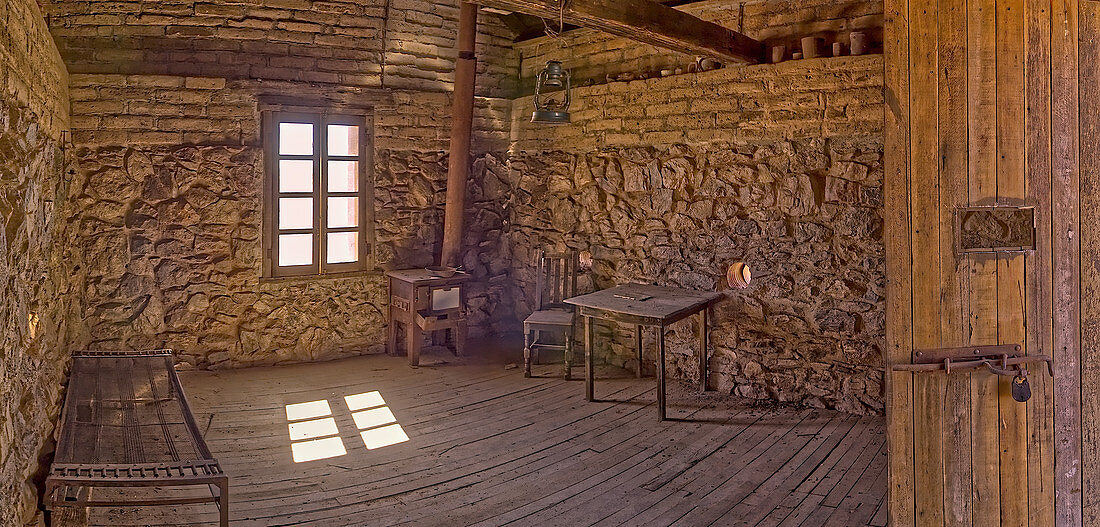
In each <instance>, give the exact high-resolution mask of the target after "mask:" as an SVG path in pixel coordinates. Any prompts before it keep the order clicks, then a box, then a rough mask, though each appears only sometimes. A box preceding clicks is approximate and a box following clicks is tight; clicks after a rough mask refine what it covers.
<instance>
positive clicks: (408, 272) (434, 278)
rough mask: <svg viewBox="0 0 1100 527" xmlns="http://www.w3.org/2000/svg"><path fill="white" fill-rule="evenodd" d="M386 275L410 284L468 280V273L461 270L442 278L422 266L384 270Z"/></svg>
mask: <svg viewBox="0 0 1100 527" xmlns="http://www.w3.org/2000/svg"><path fill="white" fill-rule="evenodd" d="M386 276H388V277H390V278H396V279H397V280H401V281H402V282H409V283H411V284H418V283H430V282H436V283H448V282H462V281H465V280H469V278H470V275H469V274H466V273H462V272H459V273H455V275H454V276H449V277H446V278H444V277H442V276H439V275H437V274H435V273H433V272H432V271H429V270H427V269H424V268H420V269H397V270H394V271H386Z"/></svg>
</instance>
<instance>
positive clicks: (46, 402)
mask: <svg viewBox="0 0 1100 527" xmlns="http://www.w3.org/2000/svg"><path fill="white" fill-rule="evenodd" d="M0 27H3V29H2V30H0V222H2V223H3V225H4V228H3V229H0V248H2V249H0V323H2V324H3V326H4V328H5V329H4V332H3V333H2V334H0V527H15V526H22V525H25V524H33V523H32V522H34V521H36V518H35V517H36V514H37V512H38V508H37V505H38V489H37V488H36V487H35V486H34V481H35V478H36V475H37V474H38V473H39V469H40V466H39V459H40V458H41V457H43V456H44V455H45V454H46V453H47V452H49V451H50V450H51V449H52V442H53V431H54V423H55V422H56V419H57V416H58V413H59V405H60V401H61V389H62V383H63V382H64V379H65V377H64V375H65V369H66V368H67V363H68V352H69V348H68V345H67V344H68V342H69V340H70V332H71V331H72V327H71V325H70V322H72V321H74V320H76V319H77V315H78V314H77V313H75V312H73V311H72V302H70V300H69V293H70V292H71V291H72V289H73V286H72V283H71V281H70V280H69V277H68V276H67V275H65V274H64V273H63V272H62V270H61V269H62V266H61V263H60V258H61V254H60V251H58V250H57V249H58V248H59V247H63V246H65V245H67V238H66V236H67V233H66V225H65V222H64V221H62V220H61V218H62V217H63V213H62V209H63V207H64V206H65V200H66V182H65V180H64V177H63V167H64V162H63V155H64V154H63V150H62V147H63V144H62V142H61V137H62V133H61V132H62V131H63V130H64V129H66V128H67V122H68V117H69V116H68V106H69V104H68V96H67V92H68V78H67V74H66V71H65V66H64V64H62V62H61V57H60V56H59V55H58V53H57V49H56V48H55V47H54V45H53V41H52V40H51V39H50V35H49V32H48V31H47V28H46V25H45V23H44V21H43V19H42V16H41V13H40V12H39V10H38V5H37V4H36V3H35V2H34V0H0ZM39 518H41V516H40V515H39Z"/></svg>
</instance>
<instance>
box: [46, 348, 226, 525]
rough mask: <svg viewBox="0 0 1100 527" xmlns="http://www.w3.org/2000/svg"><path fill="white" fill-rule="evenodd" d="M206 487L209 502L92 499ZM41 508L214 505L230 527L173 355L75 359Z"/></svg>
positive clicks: (96, 354) (222, 486)
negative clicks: (103, 490)
mask: <svg viewBox="0 0 1100 527" xmlns="http://www.w3.org/2000/svg"><path fill="white" fill-rule="evenodd" d="M191 485H204V486H207V487H208V488H209V489H210V496H206V495H205V492H204V493H203V494H204V495H203V496H185V497H180V496H177V497H169V496H166V497H161V495H162V494H161V492H156V493H154V494H150V495H149V496H147V497H146V496H142V497H139V498H134V497H127V496H124V495H123V494H125V493H111V495H110V496H103V497H97V496H95V495H92V493H91V492H90V489H92V488H94V487H114V488H116V489H117V488H119V487H146V488H149V487H186V486H191ZM45 501H46V508H47V510H51V511H52V510H54V509H55V508H57V507H111V506H148V505H183V504H192V503H215V504H217V506H218V508H219V509H220V513H221V525H222V526H223V527H227V526H228V525H229V477H228V476H227V475H226V474H225V472H223V471H222V469H221V466H220V465H219V464H218V461H217V460H216V459H214V457H213V456H212V455H211V454H210V449H209V448H207V446H206V442H205V441H203V438H202V434H201V433H200V432H199V428H198V426H197V425H196V424H195V418H194V416H193V415H192V414H191V408H190V407H189V406H188V404H187V399H186V397H184V394H183V387H182V386H180V381H179V377H177V376H176V370H175V366H174V363H173V360H172V352H171V351H168V350H153V351H111V352H102V351H78V352H75V353H73V367H72V374H71V375H70V377H69V388H68V391H67V392H66V394H65V405H64V407H63V408H62V413H61V434H60V439H59V441H58V444H57V452H56V453H55V455H54V461H53V463H52V464H51V465H50V471H49V474H48V475H47V477H46V496H45Z"/></svg>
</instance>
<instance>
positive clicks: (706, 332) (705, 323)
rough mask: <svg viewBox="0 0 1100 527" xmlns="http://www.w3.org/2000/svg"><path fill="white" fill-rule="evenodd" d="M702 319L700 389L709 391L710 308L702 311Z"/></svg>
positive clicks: (700, 323)
mask: <svg viewBox="0 0 1100 527" xmlns="http://www.w3.org/2000/svg"><path fill="white" fill-rule="evenodd" d="M700 316H702V320H700V321H699V344H700V346H701V348H700V349H699V391H701V392H705V391H707V376H708V373H709V372H708V371H707V368H708V366H709V364H708V362H707V348H708V347H709V341H710V320H709V319H710V308H709V307H708V308H706V309H704V310H703V311H702V313H700Z"/></svg>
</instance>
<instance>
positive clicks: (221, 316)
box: [70, 74, 511, 368]
mask: <svg viewBox="0 0 1100 527" xmlns="http://www.w3.org/2000/svg"><path fill="white" fill-rule="evenodd" d="M344 90H346V91H347V93H345V94H344V97H345V98H347V99H350V100H355V99H359V100H362V99H365V98H371V100H374V101H375V106H374V108H375V111H376V116H375V120H376V122H375V128H376V133H375V141H374V148H375V161H376V163H375V197H376V204H375V210H376V214H377V218H376V219H377V221H376V224H375V225H376V235H377V241H378V245H377V247H376V257H377V261H378V264H379V267H380V268H384V269H390V268H401V267H409V266H424V265H429V264H431V263H432V262H433V260H434V258H435V253H436V252H437V251H436V248H437V246H438V242H439V239H440V237H441V232H440V226H441V223H442V216H443V214H442V206H443V202H444V194H445V189H444V182H445V179H446V172H447V166H446V164H447V155H446V154H445V153H444V150H443V149H444V148H446V146H445V145H446V137H447V134H448V133H449V119H448V117H447V113H448V108H449V105H450V96H449V94H446V93H438V92H408V91H388V92H382V93H379V92H377V91H371V90H363V89H356V88H344ZM300 91H301V88H300V87H297V86H295V85H294V84H292V83H285V82H278V81H276V82H274V83H272V82H267V81H265V82H257V81H252V80H231V81H226V80H225V79H223V78H209V77H178V76H169V75H118V74H73V76H72V98H73V114H74V115H73V137H74V141H75V143H76V144H77V145H78V148H77V150H76V153H75V158H76V162H75V164H74V168H75V170H74V172H75V176H74V178H75V179H74V183H73V188H74V191H73V196H74V200H75V202H76V204H77V212H76V213H75V217H74V220H73V221H74V224H75V228H76V229H77V232H78V234H79V236H78V238H77V244H76V247H74V250H73V252H72V254H71V255H70V261H71V262H73V265H74V271H73V274H74V277H76V278H77V279H78V280H79V281H81V282H83V283H85V284H86V287H85V288H84V290H83V291H82V301H81V303H80V304H81V305H82V306H84V312H83V319H84V321H85V324H86V332H85V333H84V334H83V335H82V339H81V341H80V342H81V344H82V345H87V346H89V347H92V348H124V349H132V348H139V349H140V348H148V347H169V348H173V349H177V350H180V352H181V356H180V358H181V362H183V363H185V364H187V365H190V366H195V367H202V368H213V367H232V366H249V365H263V364H274V363H280V362H293V361H309V360H318V359H329V358H336V357H341V356H346V355H351V354H361V353H370V352H378V351H380V349H381V346H382V344H383V343H384V342H385V339H384V330H385V322H386V318H385V315H384V312H385V311H384V310H385V306H386V299H385V298H384V295H385V284H384V280H383V277H382V276H381V274H380V273H379V272H369V273H359V274H356V275H354V276H350V277H333V278H302V279H263V278H261V232H262V231H261V229H262V225H261V218H262V212H261V211H262V203H263V196H262V187H263V162H262V153H263V150H262V146H261V138H260V127H259V124H260V114H259V101H260V100H261V99H262V98H263V97H264V94H270V93H278V94H284V95H285V94H288V93H299V92H300ZM509 109H510V108H509V106H508V104H507V101H499V100H494V99H481V100H480V101H479V103H478V107H477V110H476V111H477V114H478V116H479V118H478V123H479V128H478V131H477V134H476V140H475V143H476V144H477V146H478V148H479V152H480V153H479V154H477V157H478V162H477V163H476V167H477V169H478V170H475V171H474V173H473V174H472V177H471V182H472V185H471V186H472V187H473V190H472V192H471V198H470V203H471V205H470V209H469V212H468V216H469V219H468V222H469V223H470V226H471V228H470V235H469V238H468V239H467V247H468V248H469V252H468V254H466V255H464V256H465V258H464V262H465V263H466V265H467V268H469V269H470V270H471V271H472V272H473V273H474V275H475V277H476V278H478V279H479V282H482V283H483V285H479V286H475V288H474V290H473V291H471V293H472V295H471V296H472V301H471V303H472V305H473V307H474V309H473V312H472V318H473V320H474V323H475V330H474V331H473V333H474V334H475V335H476V334H479V333H484V332H486V331H491V330H492V320H493V319H499V318H501V317H504V318H509V317H511V310H510V308H508V309H504V307H505V306H502V305H501V302H502V301H501V300H500V299H501V298H506V295H503V286H501V287H497V288H495V289H494V288H491V287H490V286H488V285H487V284H488V282H489V281H490V279H491V278H492V276H494V275H496V274H501V273H502V272H503V270H501V269H494V270H490V267H489V265H488V263H490V262H493V261H494V258H492V255H493V254H495V253H496V244H497V243H498V242H497V241H496V240H499V238H500V236H499V231H500V225H499V224H500V217H499V214H494V213H493V212H492V211H493V210H494V209H496V208H499V206H495V205H494V204H493V200H499V199H500V198H499V196H494V197H490V198H486V197H484V194H485V193H484V192H482V191H481V186H480V185H479V183H480V181H481V179H482V178H481V176H480V173H481V172H482V171H484V170H487V169H489V168H492V167H496V166H502V165H501V161H500V160H501V159H502V156H501V154H493V153H491V152H493V151H502V150H504V148H503V144H502V143H501V137H503V136H504V135H505V134H506V132H505V131H504V130H502V129H501V127H503V126H506V125H507V123H508V122H509V118H508V111H509ZM417 140H419V142H418V141H417ZM498 170H499V169H498ZM494 231H495V234H494Z"/></svg>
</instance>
